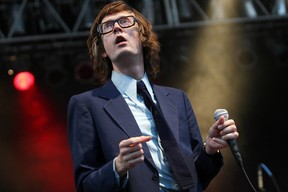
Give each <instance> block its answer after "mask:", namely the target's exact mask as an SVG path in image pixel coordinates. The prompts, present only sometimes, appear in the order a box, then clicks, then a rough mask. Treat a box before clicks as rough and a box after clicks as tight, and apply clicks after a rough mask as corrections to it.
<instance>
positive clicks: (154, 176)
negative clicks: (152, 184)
mask: <svg viewBox="0 0 288 192" xmlns="http://www.w3.org/2000/svg"><path fill="white" fill-rule="evenodd" d="M152 180H153V181H158V180H159V176H158V174H157V173H154V175H153V176H152Z"/></svg>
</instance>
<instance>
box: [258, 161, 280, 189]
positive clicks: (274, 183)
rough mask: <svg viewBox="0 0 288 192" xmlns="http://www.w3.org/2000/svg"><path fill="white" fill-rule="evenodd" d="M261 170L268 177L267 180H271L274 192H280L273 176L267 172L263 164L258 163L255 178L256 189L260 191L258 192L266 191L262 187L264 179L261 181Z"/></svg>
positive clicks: (267, 169)
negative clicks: (256, 178) (256, 182)
mask: <svg viewBox="0 0 288 192" xmlns="http://www.w3.org/2000/svg"><path fill="white" fill-rule="evenodd" d="M262 170H264V172H265V173H266V174H267V175H268V176H269V178H270V179H271V181H272V183H273V185H274V187H275V190H276V192H281V190H280V187H279V185H278V183H277V181H276V179H275V177H274V176H273V174H272V172H271V171H270V170H269V168H268V167H267V166H266V165H265V164H264V163H260V164H259V165H258V171H257V176H258V189H259V190H260V192H265V191H266V189H265V187H264V179H263V176H264V175H263V172H262Z"/></svg>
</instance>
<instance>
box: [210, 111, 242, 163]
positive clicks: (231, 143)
mask: <svg viewBox="0 0 288 192" xmlns="http://www.w3.org/2000/svg"><path fill="white" fill-rule="evenodd" d="M221 115H224V118H225V121H226V120H228V119H229V114H228V111H227V110H226V109H217V110H216V111H215V112H214V119H215V120H216V121H217V120H218V119H219V117H220V116H221ZM227 142H228V144H229V147H230V150H231V152H232V154H233V156H234V158H235V159H236V161H237V163H238V164H239V166H240V167H241V168H243V167H244V165H243V160H242V156H241V154H240V150H239V147H238V145H237V142H236V140H235V139H229V140H228V141H227Z"/></svg>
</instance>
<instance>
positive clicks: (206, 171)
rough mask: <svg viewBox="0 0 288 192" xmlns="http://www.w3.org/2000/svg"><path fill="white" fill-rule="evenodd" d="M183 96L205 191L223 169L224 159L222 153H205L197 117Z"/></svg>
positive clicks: (196, 164)
mask: <svg viewBox="0 0 288 192" xmlns="http://www.w3.org/2000/svg"><path fill="white" fill-rule="evenodd" d="M183 95H184V102H185V106H186V113H187V119H188V124H189V127H190V134H191V135H190V138H191V146H192V149H193V154H194V161H195V168H196V171H197V175H198V179H199V182H200V183H201V186H202V189H203V190H204V189H206V188H207V186H208V185H209V183H210V182H211V180H212V179H213V178H214V177H215V176H216V175H217V174H218V173H219V171H220V169H221V167H222V166H223V157H222V155H221V153H217V154H215V155H213V156H211V155H208V154H207V153H206V152H205V150H204V143H203V140H202V136H201V133H200V129H199V126H198V123H197V120H196V115H195V113H194V110H193V108H192V105H191V103H190V101H189V99H188V97H187V95H186V94H185V93H184V92H183Z"/></svg>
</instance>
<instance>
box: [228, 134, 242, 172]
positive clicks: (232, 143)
mask: <svg viewBox="0 0 288 192" xmlns="http://www.w3.org/2000/svg"><path fill="white" fill-rule="evenodd" d="M228 144H229V146H230V149H231V152H232V154H233V156H234V158H235V159H236V161H237V163H238V164H239V166H240V167H241V168H243V166H244V165H243V160H242V157H241V154H240V151H239V147H238V145H237V143H236V140H235V139H229V140H228Z"/></svg>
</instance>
